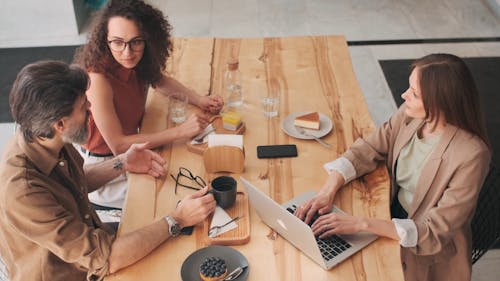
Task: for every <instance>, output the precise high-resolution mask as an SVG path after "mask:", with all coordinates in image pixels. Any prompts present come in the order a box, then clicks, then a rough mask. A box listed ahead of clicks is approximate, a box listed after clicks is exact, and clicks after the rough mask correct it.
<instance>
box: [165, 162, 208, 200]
mask: <svg viewBox="0 0 500 281" xmlns="http://www.w3.org/2000/svg"><path fill="white" fill-rule="evenodd" d="M170 176H171V177H172V179H174V181H175V194H177V186H182V187H185V188H189V189H194V190H200V189H202V188H204V187H205V186H206V185H207V184H206V182H205V180H203V178H201V177H200V176H195V175H193V173H191V171H189V170H188V169H186V168H184V167H180V168H179V172H178V173H177V176H174V175H172V174H170ZM193 183H194V184H193Z"/></svg>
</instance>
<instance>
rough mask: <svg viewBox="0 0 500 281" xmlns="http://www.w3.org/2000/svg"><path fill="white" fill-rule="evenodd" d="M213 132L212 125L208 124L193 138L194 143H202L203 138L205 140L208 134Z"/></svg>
mask: <svg viewBox="0 0 500 281" xmlns="http://www.w3.org/2000/svg"><path fill="white" fill-rule="evenodd" d="M213 131H215V128H214V126H212V124H209V125H208V126H207V127H206V128H205V130H204V131H203V132H201V133H200V134H199V135H197V136H196V137H194V141H196V142H202V141H203V138H205V136H207V135H208V134H210V133H211V132H213Z"/></svg>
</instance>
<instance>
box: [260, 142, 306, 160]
mask: <svg viewBox="0 0 500 281" xmlns="http://www.w3.org/2000/svg"><path fill="white" fill-rule="evenodd" d="M257 157H258V158H279V157H297V146H296V145H295V144H278V145H259V146H257Z"/></svg>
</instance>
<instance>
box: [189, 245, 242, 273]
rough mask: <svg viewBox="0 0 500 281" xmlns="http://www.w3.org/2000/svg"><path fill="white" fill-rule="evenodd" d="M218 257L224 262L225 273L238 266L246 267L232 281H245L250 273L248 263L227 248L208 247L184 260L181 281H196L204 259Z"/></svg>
mask: <svg viewBox="0 0 500 281" xmlns="http://www.w3.org/2000/svg"><path fill="white" fill-rule="evenodd" d="M209 257H220V258H223V259H224V260H225V261H226V266H227V271H228V272H231V271H233V270H234V269H235V268H237V267H238V266H244V265H247V268H245V270H244V271H243V273H241V275H240V276H238V278H236V279H234V280H239V281H244V280H247V278H248V274H249V273H250V267H249V266H248V261H247V259H246V258H245V256H243V255H242V254H241V253H240V252H238V251H237V250H235V249H233V248H231V247H227V246H208V247H205V248H201V249H199V250H197V251H195V252H194V253H192V254H191V255H189V257H187V258H186V260H185V261H184V263H183V264H182V267H181V278H182V280H183V281H198V280H201V278H200V265H201V264H202V263H203V261H204V260H205V259H206V258H209Z"/></svg>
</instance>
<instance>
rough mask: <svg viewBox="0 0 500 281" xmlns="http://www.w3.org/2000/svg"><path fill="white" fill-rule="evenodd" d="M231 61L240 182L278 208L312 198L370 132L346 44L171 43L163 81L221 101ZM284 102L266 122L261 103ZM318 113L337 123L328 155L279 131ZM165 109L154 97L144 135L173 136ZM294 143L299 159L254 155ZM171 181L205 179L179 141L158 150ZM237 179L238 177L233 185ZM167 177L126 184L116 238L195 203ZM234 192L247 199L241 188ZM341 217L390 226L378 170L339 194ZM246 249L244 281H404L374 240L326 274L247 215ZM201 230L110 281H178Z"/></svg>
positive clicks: (390, 246) (326, 40)
mask: <svg viewBox="0 0 500 281" xmlns="http://www.w3.org/2000/svg"><path fill="white" fill-rule="evenodd" d="M230 57H237V58H238V59H239V62H240V64H239V68H240V70H241V72H242V74H243V91H244V97H245V105H244V121H245V122H246V125H247V129H246V132H245V134H244V145H245V151H246V159H245V171H244V173H242V175H243V176H244V177H245V178H246V179H248V180H249V181H250V182H252V183H253V184H255V185H256V186H258V187H259V188H261V190H263V191H264V192H265V193H267V194H269V195H270V196H271V197H272V198H274V200H276V201H277V202H278V203H282V202H285V201H287V200H289V199H291V198H293V197H294V196H296V195H298V194H300V193H302V192H305V191H307V190H311V189H314V190H318V189H319V188H320V187H321V185H322V183H323V182H324V180H325V178H326V176H327V174H326V172H325V171H324V170H323V167H322V165H323V163H325V162H328V161H331V160H332V159H335V158H336V157H338V156H339V155H340V154H341V153H343V152H344V151H345V150H346V148H347V147H348V146H349V145H350V144H351V143H352V142H353V141H354V140H355V139H356V138H357V137H359V136H362V135H365V134H367V133H369V132H371V131H373V129H374V124H373V122H372V120H371V117H370V114H369V112H368V109H367V106H366V104H365V101H364V98H363V96H362V94H361V91H360V88H359V86H358V83H357V81H356V78H355V75H354V72H353V69H352V64H351V59H350V56H349V51H348V48H347V44H346V41H345V38H344V37H342V36H320V37H288V38H256V39H212V38H206V39H198V38H190V39H175V40H174V49H173V52H172V56H171V58H170V59H169V62H168V64H167V69H168V73H169V74H170V75H172V76H173V77H175V78H177V79H178V80H180V81H181V82H183V83H185V84H186V85H189V86H190V87H192V88H193V89H194V90H196V91H197V92H198V93H200V94H208V93H215V94H220V95H222V91H221V90H222V77H223V74H224V71H225V70H226V62H227V60H228V59H229V58H230ZM268 94H270V95H278V96H279V98H280V108H279V116H278V117H275V118H271V119H267V118H266V117H264V115H263V114H262V110H261V106H260V99H261V98H262V97H263V96H265V95H268ZM307 110H314V111H319V112H322V113H324V114H326V115H328V116H329V117H331V119H332V120H333V123H334V130H333V131H332V132H331V133H330V134H328V135H327V136H325V137H324V140H325V141H327V142H329V143H331V144H333V146H332V148H330V149H327V148H325V147H323V146H321V145H320V144H318V143H316V142H315V141H314V140H300V139H295V138H292V137H290V136H288V135H286V134H285V133H284V132H283V131H282V130H281V122H282V120H283V119H284V118H285V117H286V116H287V115H288V114H290V113H293V112H298V111H307ZM166 115H167V99H165V98H164V97H162V96H161V95H156V94H153V93H152V94H150V95H149V100H148V103H147V110H146V116H145V117H144V122H143V128H142V130H143V131H145V132H152V131H157V130H161V129H164V128H166V127H169V126H173V125H172V124H171V122H170V121H168V120H167V117H166ZM288 143H293V144H296V145H297V147H298V153H299V156H298V157H297V158H281V159H275V160H262V159H258V158H257V155H256V146H257V145H265V144H288ZM161 153H162V155H163V156H164V157H165V159H166V160H167V161H168V170H169V174H170V173H172V174H174V175H175V174H176V173H177V171H178V168H179V167H180V166H183V167H187V168H189V169H190V170H191V171H192V172H193V173H195V174H197V175H200V176H204V177H207V175H206V174H205V170H204V167H203V161H202V156H201V155H197V154H194V153H192V152H189V151H187V149H186V144H185V141H178V142H175V143H173V144H170V145H166V146H165V147H163V148H162V149H161ZM234 176H235V177H236V178H238V177H239V175H234ZM174 185H175V183H174V181H173V180H172V179H171V178H170V176H167V177H165V178H163V179H159V180H155V179H153V178H151V177H149V176H144V175H129V191H128V196H127V201H126V205H125V212H124V216H123V220H122V224H121V226H120V231H119V235H120V234H123V233H126V232H129V231H132V230H134V229H137V228H139V227H141V226H144V225H147V224H149V223H151V222H153V221H154V220H158V219H160V218H162V217H163V216H165V215H166V214H168V213H169V212H170V211H171V210H172V209H173V208H174V207H175V204H176V202H177V201H178V200H179V199H181V198H182V197H184V196H185V195H187V194H189V193H191V192H192V191H190V190H188V189H183V188H180V189H179V192H178V195H177V196H176V195H175V194H174ZM238 188H239V189H243V188H242V186H241V184H239V187H238ZM335 203H336V204H337V205H339V206H340V207H341V208H342V209H343V210H345V211H347V212H348V213H351V214H353V215H358V216H370V217H378V218H387V219H388V218H389V181H388V176H387V172H386V171H385V168H383V167H380V168H379V169H377V170H376V171H374V172H373V173H371V174H370V175H367V176H365V177H364V178H363V179H362V180H356V181H354V182H352V183H350V184H349V185H348V186H347V187H346V188H343V189H342V190H341V192H340V193H339V194H338V196H337V198H336V202H335ZM250 217H251V218H250V219H251V239H250V242H249V243H248V244H245V245H241V246H234V248H235V249H237V250H238V251H240V252H241V253H242V254H243V255H245V256H246V258H247V259H248V261H249V264H250V276H249V279H248V280H287V281H290V280H403V275H402V270H401V266H400V258H399V244H398V243H397V242H396V241H392V240H389V239H385V238H379V239H378V240H377V241H375V242H374V243H372V244H371V245H370V246H368V247H367V248H365V249H364V250H362V251H361V252H359V253H357V254H356V255H354V256H353V257H351V258H350V259H348V260H346V261H344V262H343V263H341V264H340V265H338V266H337V267H335V268H333V269H331V270H329V271H325V270H323V269H322V268H320V267H319V266H318V265H316V264H315V263H314V262H313V261H311V260H310V259H309V258H307V257H306V256H305V255H303V254H302V253H301V252H300V251H298V250H297V249H295V248H294V247H293V246H292V245H291V244H290V243H288V242H287V241H286V240H284V239H283V238H281V237H278V238H277V239H275V240H273V239H272V238H270V237H271V236H272V235H269V234H271V233H272V231H271V230H270V228H268V227H267V226H266V225H265V224H263V223H262V222H261V220H260V218H259V217H258V215H257V214H256V213H255V211H254V210H253V209H251V211H250ZM201 228H202V227H201V226H198V227H196V228H195V231H194V233H193V235H191V236H180V237H177V238H175V239H171V240H169V241H167V242H166V243H164V244H162V245H161V246H160V247H159V248H158V249H156V250H155V251H154V252H153V253H151V254H150V255H149V256H147V257H146V258H144V259H143V260H141V261H139V262H137V263H136V264H134V265H132V266H130V267H128V268H125V269H123V270H121V271H120V272H117V273H116V274H114V275H113V276H110V277H108V278H107V280H123V281H124V280H149V281H154V280H180V279H181V277H180V268H181V265H182V263H183V261H184V260H185V259H186V257H188V256H189V255H190V254H191V253H192V252H194V251H196V250H197V249H199V248H202V247H205V246H206V245H205V244H204V242H203V241H204V239H203V238H204V236H205V235H206V234H205V233H202V231H201Z"/></svg>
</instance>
